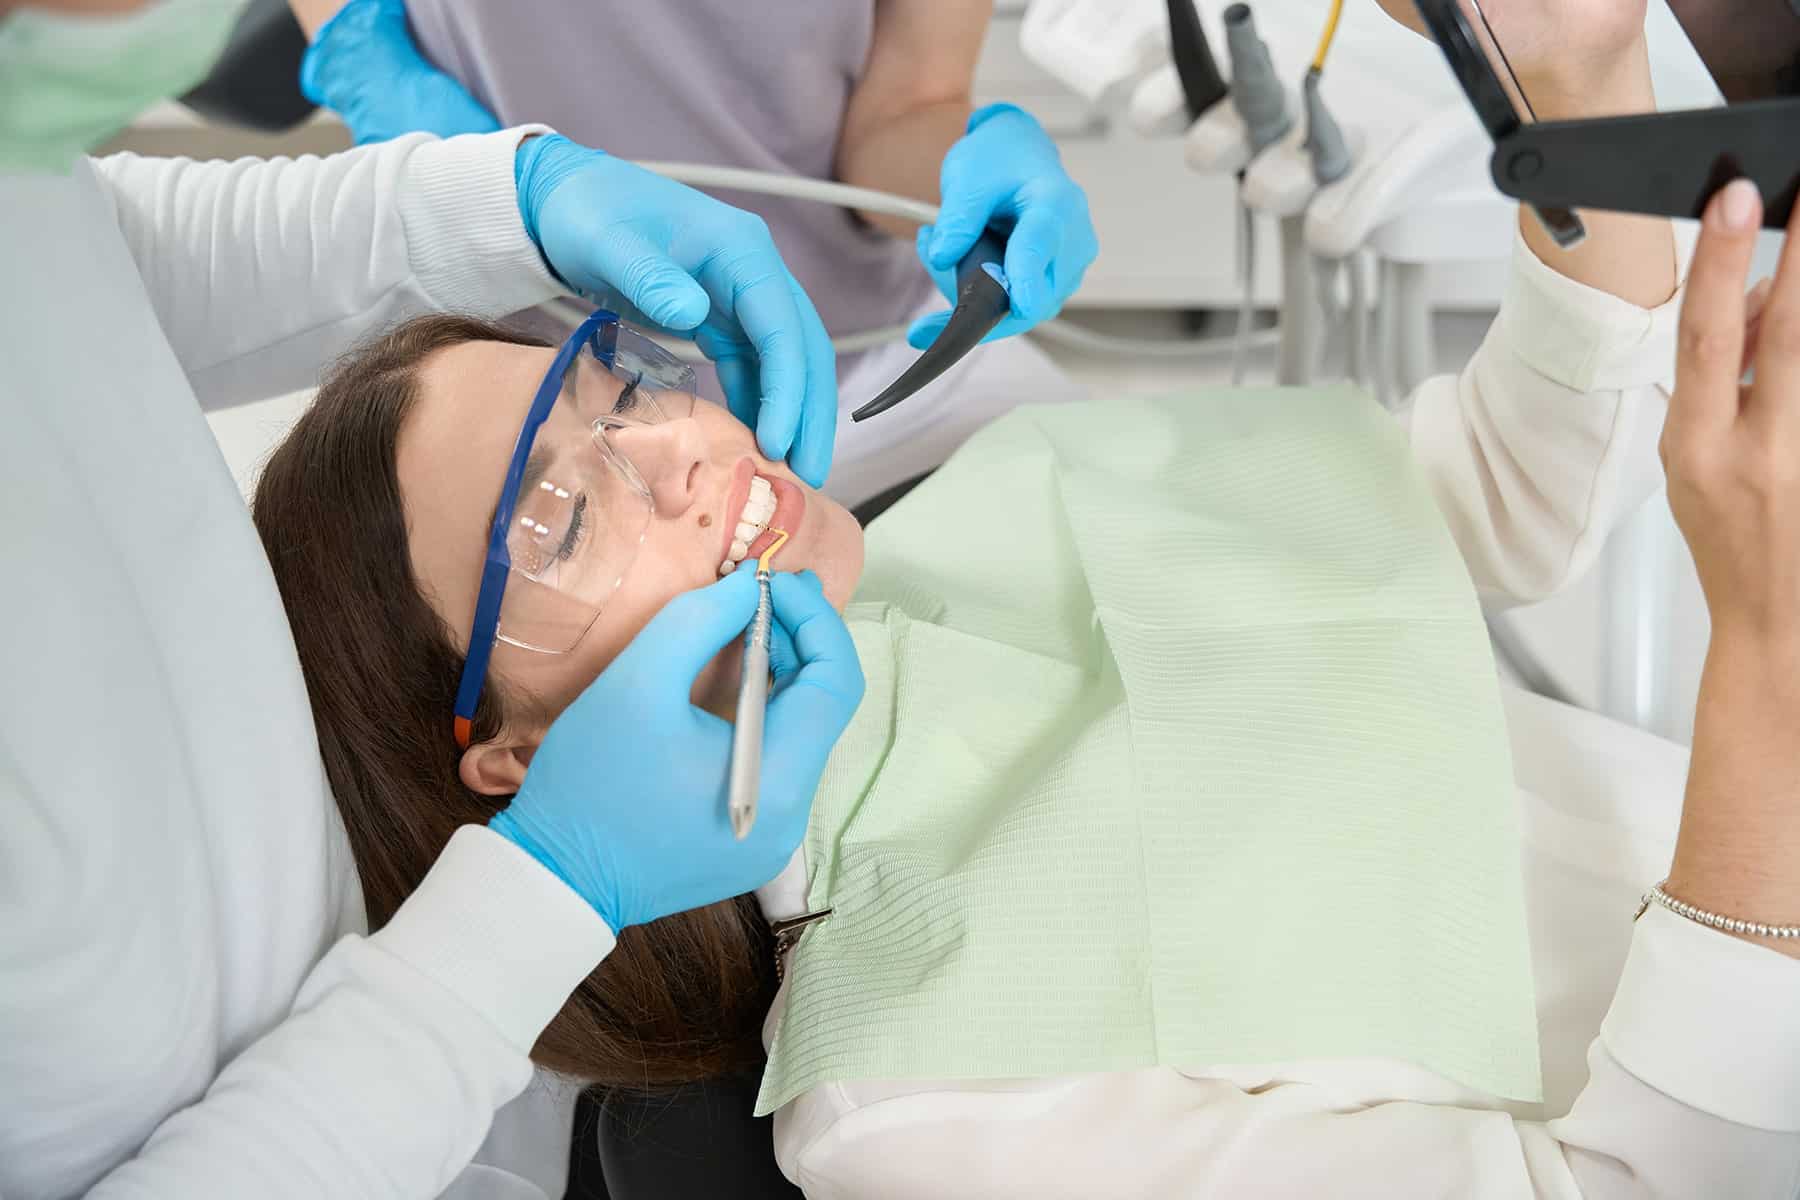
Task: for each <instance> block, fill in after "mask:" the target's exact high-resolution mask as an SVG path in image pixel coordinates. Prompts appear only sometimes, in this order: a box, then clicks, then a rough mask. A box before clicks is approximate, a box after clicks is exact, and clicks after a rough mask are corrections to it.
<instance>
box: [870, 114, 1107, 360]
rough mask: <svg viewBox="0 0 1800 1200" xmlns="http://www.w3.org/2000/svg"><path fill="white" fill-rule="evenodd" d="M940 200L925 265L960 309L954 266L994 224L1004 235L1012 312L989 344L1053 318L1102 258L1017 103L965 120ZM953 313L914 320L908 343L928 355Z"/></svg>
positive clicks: (1050, 147)
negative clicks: (1088, 270)
mask: <svg viewBox="0 0 1800 1200" xmlns="http://www.w3.org/2000/svg"><path fill="white" fill-rule="evenodd" d="M938 194H939V195H941V196H942V197H943V201H942V203H941V205H940V207H939V210H938V219H937V224H935V225H927V226H925V227H924V228H923V229H921V230H919V258H920V259H921V260H923V262H924V263H925V269H926V270H928V271H930V272H931V278H932V279H933V280H934V281H935V282H936V283H937V285H938V290H939V291H940V292H942V293H944V296H945V297H946V298H947V299H948V300H949V301H950V302H951V303H952V304H954V303H955V302H956V264H957V263H959V262H961V261H962V257H963V255H965V254H967V253H968V252H969V251H970V249H972V248H973V247H974V245H975V239H976V238H978V237H980V236H981V234H982V231H983V230H985V229H986V228H987V227H988V226H990V225H992V226H994V227H995V228H996V229H998V230H1001V231H1003V232H1005V233H1006V234H1007V241H1006V290H1007V292H1008V293H1009V294H1010V295H1011V296H1012V315H1011V316H1009V317H1007V318H1006V319H1005V320H1003V321H1001V322H1000V324H999V325H997V326H995V327H994V331H993V332H992V333H990V334H988V335H987V337H986V338H984V339H983V340H984V341H989V342H991V341H993V340H994V339H995V338H1003V337H1011V336H1012V335H1013V334H1015V333H1023V332H1024V331H1025V330H1027V329H1030V328H1031V327H1032V326H1033V325H1036V324H1037V323H1038V322H1039V321H1047V320H1049V319H1050V318H1051V317H1054V316H1055V315H1056V314H1057V313H1058V312H1059V311H1061V309H1062V306H1063V301H1065V300H1067V299H1068V298H1069V297H1070V296H1072V295H1074V294H1075V289H1076V288H1078V287H1080V286H1081V277H1082V275H1084V274H1085V273H1086V272H1087V269H1088V265H1089V264H1090V263H1092V262H1093V261H1094V257H1095V255H1097V254H1099V253H1100V243H1099V241H1098V240H1097V239H1096V238H1095V236H1094V224H1093V222H1092V221H1090V220H1089V219H1088V205H1087V193H1086V192H1083V191H1082V190H1081V188H1080V186H1079V185H1077V184H1076V182H1075V181H1074V180H1073V179H1070V178H1069V175H1068V172H1066V171H1064V170H1063V167H1062V159H1061V157H1060V156H1059V155H1058V154H1057V153H1056V143H1054V142H1052V141H1051V140H1050V135H1049V134H1047V133H1045V132H1044V127H1043V126H1042V125H1039V124H1038V123H1037V121H1036V119H1035V118H1033V117H1032V115H1031V114H1030V113H1028V112H1026V111H1025V110H1024V109H1022V108H1018V107H1017V106H1015V105H1011V104H990V105H988V106H987V107H986V108H980V109H977V110H976V111H975V112H974V113H973V114H972V115H971V116H970V117H969V127H968V131H967V132H966V133H964V134H963V136H962V139H961V140H960V141H958V142H957V143H956V145H954V146H952V147H950V152H949V153H948V154H946V155H944V166H943V169H942V171H941V172H940V173H939V175H938ZM949 319H950V314H949V312H948V311H945V312H939V313H930V314H928V315H926V316H923V317H920V318H919V319H918V320H917V321H914V322H913V325H912V328H911V329H909V330H907V332H906V340H907V341H908V342H910V343H912V346H913V348H914V349H915V350H923V349H925V347H927V346H929V345H931V343H932V342H933V341H935V340H936V339H937V335H938V334H939V333H940V332H941V331H942V330H943V328H944V323H945V322H946V321H948V320H949Z"/></svg>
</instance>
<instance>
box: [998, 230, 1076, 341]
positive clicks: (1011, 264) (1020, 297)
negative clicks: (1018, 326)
mask: <svg viewBox="0 0 1800 1200" xmlns="http://www.w3.org/2000/svg"><path fill="white" fill-rule="evenodd" d="M1063 235H1064V226H1063V216H1062V213H1061V212H1059V211H1058V206H1056V205H1054V204H1032V205H1029V206H1028V207H1027V208H1026V209H1025V211H1024V213H1023V214H1022V215H1021V216H1020V217H1019V223H1018V224H1017V225H1015V226H1013V231H1012V234H1011V235H1010V236H1009V237H1008V238H1007V239H1006V292H1007V295H1008V296H1010V297H1011V298H1012V311H1013V316H1015V317H1018V318H1020V319H1021V320H1024V321H1026V322H1027V323H1029V324H1033V325H1035V324H1037V323H1038V322H1039V321H1042V320H1043V319H1045V318H1046V317H1049V316H1052V315H1054V314H1055V312H1056V310H1057V308H1058V307H1060V305H1061V298H1060V297H1059V296H1058V295H1057V294H1056V291H1055V288H1054V287H1053V285H1052V284H1051V281H1050V272H1051V269H1052V267H1053V266H1054V265H1055V263H1056V261H1057V256H1058V255H1059V254H1060V252H1061V250H1062V244H1063Z"/></svg>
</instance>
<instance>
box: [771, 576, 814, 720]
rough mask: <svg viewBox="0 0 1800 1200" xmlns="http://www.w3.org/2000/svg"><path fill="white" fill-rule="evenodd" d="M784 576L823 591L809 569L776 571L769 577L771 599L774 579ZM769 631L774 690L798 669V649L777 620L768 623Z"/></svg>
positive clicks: (783, 685)
mask: <svg viewBox="0 0 1800 1200" xmlns="http://www.w3.org/2000/svg"><path fill="white" fill-rule="evenodd" d="M784 577H785V578H790V579H797V580H799V581H800V582H801V583H803V584H805V585H806V586H807V587H810V588H812V589H813V590H814V591H816V592H818V593H819V594H820V595H823V594H824V592H825V583H824V581H823V580H821V579H820V578H819V576H818V574H817V573H816V572H814V571H812V570H811V569H808V570H804V571H795V572H791V573H788V572H777V573H775V574H773V575H771V577H770V582H769V594H770V597H771V599H772V598H773V596H774V592H775V583H774V581H775V580H776V579H780V578H784ZM782 587H783V589H784V590H785V588H786V587H787V585H786V584H783V585H782ZM770 632H771V635H772V637H771V640H770V642H769V673H770V674H771V675H773V676H774V677H775V690H776V691H780V690H781V689H782V688H783V687H785V686H786V685H787V684H788V683H789V682H790V681H791V680H792V679H793V677H794V675H795V674H796V673H797V672H798V671H799V670H800V665H801V664H800V651H799V649H798V648H797V647H796V646H795V644H794V636H793V634H791V633H789V632H788V629H787V626H786V625H783V624H782V623H781V622H780V621H779V620H776V621H774V622H773V623H772V624H771V625H770Z"/></svg>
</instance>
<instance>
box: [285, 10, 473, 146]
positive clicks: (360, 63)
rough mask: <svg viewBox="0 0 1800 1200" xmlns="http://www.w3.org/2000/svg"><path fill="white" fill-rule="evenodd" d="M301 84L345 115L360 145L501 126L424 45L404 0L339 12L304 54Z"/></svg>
mask: <svg viewBox="0 0 1800 1200" xmlns="http://www.w3.org/2000/svg"><path fill="white" fill-rule="evenodd" d="M300 90H301V92H302V94H304V95H305V96H306V98H307V99H309V100H311V101H312V102H313V103H314V104H319V105H323V106H324V107H326V108H329V109H331V110H332V111H334V112H336V113H337V114H338V115H339V116H341V117H343V119H344V123H345V124H346V125H347V126H349V128H350V133H351V136H352V137H354V138H355V140H356V144H357V145H359V146H360V145H365V144H367V143H369V142H379V141H386V140H387V139H389V138H393V137H398V136H400V135H401V134H404V133H413V132H418V131H424V132H426V133H435V134H437V135H439V136H440V137H451V136H454V135H456V134H459V133H489V132H492V131H493V130H496V129H499V128H500V123H499V122H498V121H497V120H495V119H494V115H493V114H492V113H490V112H489V111H488V110H487V109H486V108H484V107H483V106H482V105H481V103H480V102H479V101H478V100H476V99H475V97H474V96H472V95H470V94H469V92H468V90H467V89H466V88H464V87H463V86H462V84H460V83H458V82H457V81H456V80H455V79H453V78H451V77H450V76H449V75H447V74H445V73H444V72H442V71H440V70H438V69H437V68H436V67H434V66H432V65H431V63H429V62H428V61H426V59H425V56H424V55H423V54H421V53H420V52H419V48H418V46H417V45H416V44H415V43H414V41H413V37H412V33H411V31H410V30H409V29H408V27H407V23H406V7H405V5H404V4H403V3H402V0H350V2H349V3H347V4H345V5H344V7H342V8H340V9H339V10H338V11H337V12H336V13H334V14H332V16H331V19H330V20H328V21H326V22H325V24H324V25H322V26H320V28H319V32H318V33H317V34H316V35H315V36H314V38H313V41H312V44H311V45H309V46H308V47H307V48H306V53H305V55H304V57H302V59H301V60H300Z"/></svg>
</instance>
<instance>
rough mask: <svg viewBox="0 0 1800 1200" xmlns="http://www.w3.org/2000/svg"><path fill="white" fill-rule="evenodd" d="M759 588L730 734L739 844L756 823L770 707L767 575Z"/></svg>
mask: <svg viewBox="0 0 1800 1200" xmlns="http://www.w3.org/2000/svg"><path fill="white" fill-rule="evenodd" d="M756 587H757V593H758V594H757V600H756V616H755V617H753V618H752V619H751V621H750V628H749V629H748V630H746V631H745V633H744V677H743V680H742V681H741V682H740V683H739V684H738V704H737V724H736V725H734V726H733V727H732V733H731V781H730V792H729V795H730V797H731V800H730V807H731V832H732V833H733V834H735V835H736V836H737V838H738V840H739V841H742V840H743V839H744V838H745V837H746V836H748V835H749V833H750V828H751V826H752V825H754V824H755V823H756V793H757V788H758V785H759V783H760V782H761V777H762V741H763V714H764V712H765V710H766V709H767V708H768V704H769V625H770V622H771V621H773V620H774V612H773V602H772V600H771V598H770V596H769V573H768V572H767V571H758V572H757V573H756Z"/></svg>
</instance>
